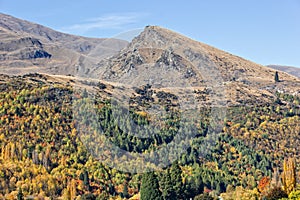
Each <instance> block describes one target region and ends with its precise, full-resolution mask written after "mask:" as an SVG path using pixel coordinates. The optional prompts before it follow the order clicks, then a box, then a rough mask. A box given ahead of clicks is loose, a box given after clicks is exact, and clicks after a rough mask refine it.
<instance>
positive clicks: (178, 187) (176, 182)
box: [170, 162, 183, 199]
mask: <svg viewBox="0 0 300 200" xmlns="http://www.w3.org/2000/svg"><path fill="white" fill-rule="evenodd" d="M181 172H182V171H181V168H180V166H179V165H178V163H177V162H175V163H174V164H173V165H172V166H171V169H170V176H171V182H172V183H173V190H174V193H175V194H176V199H181V198H182V194H183V182H182V177H181Z"/></svg>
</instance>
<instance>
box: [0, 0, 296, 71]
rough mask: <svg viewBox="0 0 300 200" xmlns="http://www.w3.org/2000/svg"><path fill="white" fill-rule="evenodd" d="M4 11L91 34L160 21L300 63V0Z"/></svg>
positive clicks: (112, 0)
mask: <svg viewBox="0 0 300 200" xmlns="http://www.w3.org/2000/svg"><path fill="white" fill-rule="evenodd" d="M0 12H3V13H6V14H10V15H13V16H15V17H19V18H22V19H26V20H29V21H33V22H36V23H40V24H43V25H46V26H48V27H51V28H53V29H56V30H61V31H64V32H68V33H73V34H78V35H83V36H90V37H112V36H115V35H117V34H119V33H121V32H124V31H128V30H134V29H140V28H143V27H144V26H146V25H159V26H163V27H166V28H168V29H172V30H174V31H177V32H179V33H182V34H184V35H187V36H189V37H191V38H193V39H195V40H198V41H201V42H204V43H207V44H210V45H213V46H215V47H217V48H220V49H223V50H225V51H228V52H230V53H232V54H236V55H239V56H241V57H244V58H246V59H249V60H252V61H254V62H257V63H260V64H283V65H291V66H297V67H300V37H299V36H300V0H248V1H243V0H206V1H203V0H190V1H178V0H172V1H171V0H165V1H164V0H160V1H159V0H152V1H141V0H139V1H138V0H123V1H121V0H119V1H116V0H109V1H108V0H85V1H82V0H73V1H64V0H52V1H37V0H26V1H23V0H0Z"/></svg>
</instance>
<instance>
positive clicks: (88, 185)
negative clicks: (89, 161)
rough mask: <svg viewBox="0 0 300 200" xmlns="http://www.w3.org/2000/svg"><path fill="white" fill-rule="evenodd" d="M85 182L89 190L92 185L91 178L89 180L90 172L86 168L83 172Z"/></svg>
mask: <svg viewBox="0 0 300 200" xmlns="http://www.w3.org/2000/svg"><path fill="white" fill-rule="evenodd" d="M83 184H84V185H85V186H86V187H87V189H88V190H89V187H90V180H89V174H88V172H87V171H86V170H85V171H84V173H83Z"/></svg>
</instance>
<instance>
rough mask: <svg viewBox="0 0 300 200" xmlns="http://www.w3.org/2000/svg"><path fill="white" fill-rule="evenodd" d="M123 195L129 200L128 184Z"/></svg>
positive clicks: (125, 185)
mask: <svg viewBox="0 0 300 200" xmlns="http://www.w3.org/2000/svg"><path fill="white" fill-rule="evenodd" d="M122 193H123V197H124V198H128V197H129V194H128V186H127V183H126V184H124V187H123V192H122Z"/></svg>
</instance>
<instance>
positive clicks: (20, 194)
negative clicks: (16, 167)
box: [17, 188, 24, 200]
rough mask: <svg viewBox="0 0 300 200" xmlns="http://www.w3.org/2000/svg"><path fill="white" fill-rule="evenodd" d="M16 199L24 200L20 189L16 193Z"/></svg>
mask: <svg viewBox="0 0 300 200" xmlns="http://www.w3.org/2000/svg"><path fill="white" fill-rule="evenodd" d="M17 199H18V200H24V195H23V192H22V189H21V188H19V192H18V195H17Z"/></svg>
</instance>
